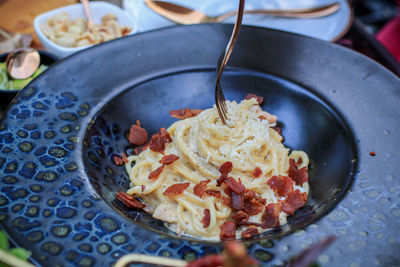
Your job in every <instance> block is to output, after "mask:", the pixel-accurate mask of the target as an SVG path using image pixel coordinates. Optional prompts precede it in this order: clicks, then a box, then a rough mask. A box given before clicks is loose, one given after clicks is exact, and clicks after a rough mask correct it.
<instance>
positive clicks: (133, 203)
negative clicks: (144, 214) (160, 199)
mask: <svg viewBox="0 0 400 267" xmlns="http://www.w3.org/2000/svg"><path fill="white" fill-rule="evenodd" d="M116 198H117V200H119V201H121V203H122V204H124V206H125V207H127V208H128V209H143V208H144V207H146V205H145V204H143V203H141V202H139V200H137V199H136V198H134V197H133V196H131V195H129V194H127V193H125V192H122V191H120V192H119V193H118V194H117V197H116Z"/></svg>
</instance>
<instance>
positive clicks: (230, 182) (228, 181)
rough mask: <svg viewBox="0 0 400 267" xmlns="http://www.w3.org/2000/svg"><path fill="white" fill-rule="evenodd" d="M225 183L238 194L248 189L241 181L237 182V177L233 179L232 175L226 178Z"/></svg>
mask: <svg viewBox="0 0 400 267" xmlns="http://www.w3.org/2000/svg"><path fill="white" fill-rule="evenodd" d="M224 183H225V184H226V185H227V186H228V187H229V189H230V190H232V191H233V192H235V193H236V194H241V193H243V192H244V190H245V189H246V188H245V187H244V185H242V184H241V183H239V182H236V180H235V179H233V178H232V177H228V178H226V179H225V180H224Z"/></svg>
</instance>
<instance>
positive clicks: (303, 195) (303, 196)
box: [301, 192, 308, 203]
mask: <svg viewBox="0 0 400 267" xmlns="http://www.w3.org/2000/svg"><path fill="white" fill-rule="evenodd" d="M301 198H302V199H303V201H304V203H307V199H308V195H307V193H306V192H303V193H301Z"/></svg>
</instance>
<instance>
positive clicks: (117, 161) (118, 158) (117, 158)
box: [114, 156, 124, 166]
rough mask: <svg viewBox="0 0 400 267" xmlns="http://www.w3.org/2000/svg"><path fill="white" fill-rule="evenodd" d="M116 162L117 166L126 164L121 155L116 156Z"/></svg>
mask: <svg viewBox="0 0 400 267" xmlns="http://www.w3.org/2000/svg"><path fill="white" fill-rule="evenodd" d="M114 163H115V165H117V166H122V165H124V161H123V160H122V158H121V157H119V156H114Z"/></svg>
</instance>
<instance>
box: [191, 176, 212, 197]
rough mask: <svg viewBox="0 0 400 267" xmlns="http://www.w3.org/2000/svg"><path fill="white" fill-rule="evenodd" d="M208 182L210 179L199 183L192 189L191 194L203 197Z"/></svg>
mask: <svg viewBox="0 0 400 267" xmlns="http://www.w3.org/2000/svg"><path fill="white" fill-rule="evenodd" d="M210 181H211V180H210V179H208V180H207V181H200V183H198V184H197V185H195V186H194V187H193V193H194V194H195V195H196V196H198V197H202V196H203V195H204V192H205V191H206V188H207V184H208V183H209V182H210Z"/></svg>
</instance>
